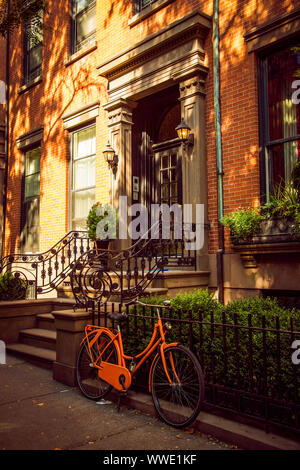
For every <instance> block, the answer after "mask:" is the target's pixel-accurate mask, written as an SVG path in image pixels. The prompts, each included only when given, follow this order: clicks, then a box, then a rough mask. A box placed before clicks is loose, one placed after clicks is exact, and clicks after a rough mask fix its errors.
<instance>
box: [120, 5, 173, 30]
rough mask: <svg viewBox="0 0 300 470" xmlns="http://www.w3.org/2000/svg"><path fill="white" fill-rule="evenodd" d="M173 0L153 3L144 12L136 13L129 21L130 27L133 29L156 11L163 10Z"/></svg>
mask: <svg viewBox="0 0 300 470" xmlns="http://www.w3.org/2000/svg"><path fill="white" fill-rule="evenodd" d="M172 1H173V0H157V2H155V3H153V4H152V5H149V6H148V7H146V8H143V10H142V11H140V12H139V13H136V14H135V15H134V16H132V18H130V20H128V26H130V27H132V26H135V25H136V24H138V23H140V22H141V21H143V20H144V19H146V18H147V17H148V16H150V15H152V14H153V13H155V12H156V11H158V10H160V9H161V8H163V7H165V6H166V5H168V4H169V3H171V2H172Z"/></svg>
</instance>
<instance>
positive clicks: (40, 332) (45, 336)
mask: <svg viewBox="0 0 300 470" xmlns="http://www.w3.org/2000/svg"><path fill="white" fill-rule="evenodd" d="M19 334H20V336H21V337H27V338H34V339H39V340H44V341H46V342H49V343H55V342H56V331H53V330H48V329H45V328H28V329H26V330H21V331H20V332H19Z"/></svg>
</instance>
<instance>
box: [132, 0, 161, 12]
mask: <svg viewBox="0 0 300 470" xmlns="http://www.w3.org/2000/svg"><path fill="white" fill-rule="evenodd" d="M156 1H157V0H135V2H134V10H135V13H138V12H140V11H142V10H143V9H144V8H146V7H148V6H149V5H152V3H155V2H156Z"/></svg>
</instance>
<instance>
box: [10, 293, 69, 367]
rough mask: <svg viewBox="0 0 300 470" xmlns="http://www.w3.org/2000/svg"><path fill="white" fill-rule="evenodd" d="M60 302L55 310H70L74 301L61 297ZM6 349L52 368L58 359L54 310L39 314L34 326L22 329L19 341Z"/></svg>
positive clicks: (25, 358)
mask: <svg viewBox="0 0 300 470" xmlns="http://www.w3.org/2000/svg"><path fill="white" fill-rule="evenodd" d="M33 302H34V301H33ZM59 303H60V305H59V307H57V308H55V310H58V309H59V310H69V309H70V308H72V306H73V304H74V301H72V300H71V299H69V300H67V299H59ZM6 351H7V352H8V353H10V354H12V355H14V356H16V357H20V358H23V359H24V360H26V361H28V362H31V363H33V364H35V365H38V366H40V367H43V368H46V369H52V366H53V363H54V361H55V360H56V329H55V320H54V316H53V314H52V312H49V313H39V314H37V315H36V316H35V325H34V327H33V328H26V329H24V330H21V331H20V332H19V338H18V342H16V343H11V344H8V345H6Z"/></svg>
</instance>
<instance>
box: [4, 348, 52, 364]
mask: <svg viewBox="0 0 300 470" xmlns="http://www.w3.org/2000/svg"><path fill="white" fill-rule="evenodd" d="M6 350H7V352H9V353H10V354H12V355H14V356H17V357H20V358H22V359H24V360H25V361H28V362H31V363H32V364H35V365H37V366H40V367H43V368H45V369H52V367H53V362H54V361H55V359H56V351H52V350H51V349H45V348H39V347H36V346H31V345H29V344H22V343H14V344H8V345H7V347H6Z"/></svg>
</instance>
